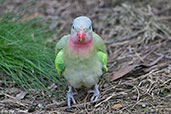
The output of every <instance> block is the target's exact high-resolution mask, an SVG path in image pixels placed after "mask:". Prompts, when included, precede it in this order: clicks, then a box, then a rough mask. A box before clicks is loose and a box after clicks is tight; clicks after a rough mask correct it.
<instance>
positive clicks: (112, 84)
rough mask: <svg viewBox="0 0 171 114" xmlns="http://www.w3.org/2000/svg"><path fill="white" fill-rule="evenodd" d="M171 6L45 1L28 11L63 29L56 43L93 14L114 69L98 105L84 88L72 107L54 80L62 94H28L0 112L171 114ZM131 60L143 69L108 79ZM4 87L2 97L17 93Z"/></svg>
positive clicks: (102, 85) (166, 3)
mask: <svg viewBox="0 0 171 114" xmlns="http://www.w3.org/2000/svg"><path fill="white" fill-rule="evenodd" d="M109 2H110V3H109ZM6 4H8V2H6ZM14 6H17V4H14ZM170 6H171V2H170V1H169V0H165V1H163V0H151V1H146V0H145V1H136V2H135V1H134V0H132V1H131V2H130V1H117V0H112V2H111V1H108V0H107V1H105V2H104V0H99V1H84V2H80V1H73V2H70V1H65V0H63V1H60V0H57V1H52V2H46V1H43V0H40V1H39V2H37V3H36V4H34V5H32V6H31V7H32V9H31V8H30V9H28V11H26V12H27V13H30V14H31V13H32V12H33V10H34V11H35V10H37V11H38V13H40V14H41V15H42V16H43V17H44V18H45V19H46V20H47V22H51V23H52V24H51V26H50V27H49V31H53V30H55V29H56V28H59V30H58V31H56V32H55V33H54V38H53V39H51V40H49V43H51V42H54V41H55V42H57V40H58V38H59V37H60V36H62V35H64V34H66V33H68V32H70V31H69V29H70V26H71V23H72V20H73V19H74V18H75V17H76V16H79V15H87V16H89V17H90V18H92V20H93V23H94V25H93V26H94V31H95V32H97V33H98V34H100V35H101V36H102V37H103V38H104V40H105V43H106V45H107V49H108V53H109V60H108V61H109V62H108V68H109V72H108V73H106V74H105V75H104V76H103V78H102V79H101V81H100V82H99V88H100V91H101V96H100V98H99V100H98V101H97V102H96V103H90V102H88V101H89V99H90V94H87V93H86V92H85V90H86V89H84V88H83V89H82V90H78V92H79V95H78V96H76V97H75V98H76V100H77V103H78V104H77V105H75V106H73V107H72V108H71V109H67V105H66V102H65V93H66V89H65V88H64V87H60V86H58V85H55V84H52V86H51V87H50V88H51V90H52V91H54V92H55V91H57V92H58V93H59V92H61V94H60V95H58V96H59V97H58V98H56V97H55V96H56V94H57V93H56V94H55V93H54V95H52V96H50V95H49V96H48V95H47V93H44V92H42V93H40V94H35V95H27V96H26V97H25V98H24V99H22V100H20V101H19V103H17V102H13V104H11V105H12V106H11V105H9V102H4V103H1V104H0V106H1V107H2V108H1V110H3V111H5V110H6V111H7V110H9V111H10V110H11V111H14V112H25V113H26V112H27V111H28V110H30V109H31V108H33V109H34V110H33V112H34V113H67V112H71V113H91V114H94V113H125V114H127V113H128V114H129V113H135V114H140V113H142V114H146V113H150V114H151V113H154V114H156V113H160V114H169V113H171V107H170V106H171V104H170V102H171V94H170V93H171V91H170V90H171V84H170V83H171V65H170V63H171V61H170V60H171V50H170V48H171V24H170V20H171V18H170V16H171V12H170V8H171V7H170ZM4 10H5V8H4ZM132 64H138V67H135V68H134V69H133V70H131V72H129V73H127V74H126V75H125V77H122V78H120V79H118V80H114V81H109V80H108V79H109V78H111V76H112V75H113V73H115V72H117V71H118V70H120V69H122V68H123V67H124V66H130V65H132ZM1 83H2V82H1ZM14 88H15V87H14ZM2 90H3V92H4V93H6V94H3V95H1V96H2V97H0V99H1V100H3V99H7V98H9V96H7V94H8V95H10V96H15V95H16V94H17V93H16V92H13V93H9V91H8V90H11V88H9V86H3V88H2ZM17 91H18V90H17ZM28 100H29V101H28ZM21 103H22V104H21ZM18 104H19V106H18ZM16 105H17V106H18V107H16Z"/></svg>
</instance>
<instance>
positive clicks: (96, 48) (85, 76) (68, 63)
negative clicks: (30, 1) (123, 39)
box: [55, 16, 108, 108]
mask: <svg viewBox="0 0 171 114" xmlns="http://www.w3.org/2000/svg"><path fill="white" fill-rule="evenodd" d="M55 53H56V59H55V67H56V71H57V74H58V76H59V77H61V76H63V77H64V78H65V79H66V81H67V83H68V89H69V90H68V91H67V96H66V98H67V104H68V107H69V108H70V107H71V102H72V103H73V104H76V101H75V99H74V95H76V94H77V92H73V88H74V89H77V88H81V87H82V86H83V87H86V88H89V89H90V88H92V87H94V90H89V91H88V93H93V96H92V97H91V98H90V101H91V102H95V101H97V99H98V98H99V95H100V92H99V89H98V81H99V78H100V77H101V76H102V75H103V73H104V72H107V70H108V69H107V57H108V55H107V50H106V46H105V43H104V41H103V39H102V38H101V37H100V36H99V35H98V34H96V33H95V32H94V31H93V29H92V21H91V19H90V18H88V17H87V16H79V17H77V18H75V19H74V20H73V23H72V27H71V32H70V34H68V35H64V36H63V37H62V38H61V39H60V40H59V41H58V42H57V44H56V47H55Z"/></svg>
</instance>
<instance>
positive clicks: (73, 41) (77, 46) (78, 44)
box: [68, 34, 93, 55]
mask: <svg viewBox="0 0 171 114" xmlns="http://www.w3.org/2000/svg"><path fill="white" fill-rule="evenodd" d="M68 44H69V48H70V51H71V52H76V54H79V55H84V54H85V55H86V54H88V53H89V52H90V51H91V49H92V47H93V40H92V37H91V36H89V35H88V34H85V36H84V38H83V40H82V41H80V40H79V38H78V36H77V35H76V34H73V35H72V36H71V37H70V38H69V40H68Z"/></svg>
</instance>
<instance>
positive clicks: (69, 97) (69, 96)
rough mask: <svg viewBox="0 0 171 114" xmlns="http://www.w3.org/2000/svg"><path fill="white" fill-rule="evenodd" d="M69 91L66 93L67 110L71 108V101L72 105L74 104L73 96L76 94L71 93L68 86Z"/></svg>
mask: <svg viewBox="0 0 171 114" xmlns="http://www.w3.org/2000/svg"><path fill="white" fill-rule="evenodd" d="M68 88H69V90H68V92H67V102H68V108H70V107H71V100H72V102H73V104H76V102H75V99H74V95H75V94H77V93H76V92H73V91H72V86H68Z"/></svg>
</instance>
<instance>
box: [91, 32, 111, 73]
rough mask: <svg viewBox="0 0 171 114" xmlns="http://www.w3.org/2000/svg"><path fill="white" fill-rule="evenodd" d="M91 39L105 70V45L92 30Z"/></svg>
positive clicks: (105, 70)
mask: <svg viewBox="0 0 171 114" xmlns="http://www.w3.org/2000/svg"><path fill="white" fill-rule="evenodd" d="M93 40H94V45H95V48H96V50H97V55H98V57H99V61H100V63H101V64H102V66H103V70H104V72H107V71H108V69H107V51H106V46H105V44H104V41H103V39H102V38H101V37H100V36H99V35H98V34H96V33H95V32H93Z"/></svg>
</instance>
